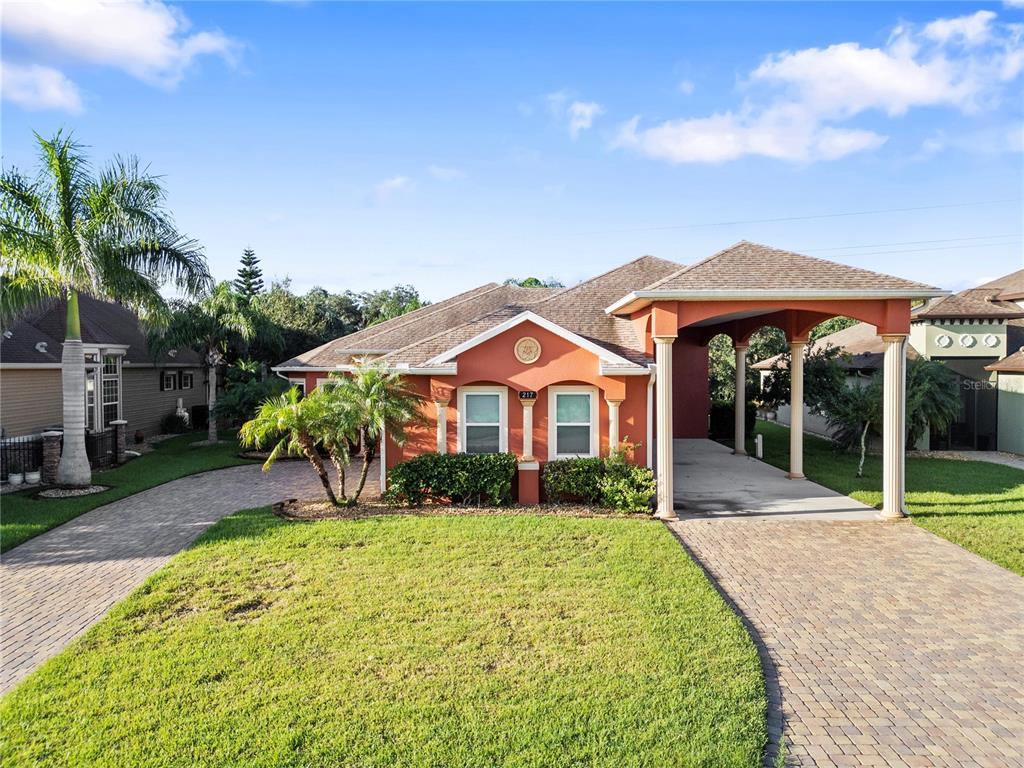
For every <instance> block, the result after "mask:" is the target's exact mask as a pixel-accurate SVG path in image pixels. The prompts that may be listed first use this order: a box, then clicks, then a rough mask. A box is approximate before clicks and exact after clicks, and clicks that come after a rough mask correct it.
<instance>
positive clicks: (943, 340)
mask: <svg viewBox="0 0 1024 768" xmlns="http://www.w3.org/2000/svg"><path fill="white" fill-rule="evenodd" d="M935 343H936V344H938V345H939V346H940V347H942V348H943V349H949V348H950V347H951V346H953V337H952V336H949V335H948V334H945V333H943V334H939V335H938V336H936V337H935Z"/></svg>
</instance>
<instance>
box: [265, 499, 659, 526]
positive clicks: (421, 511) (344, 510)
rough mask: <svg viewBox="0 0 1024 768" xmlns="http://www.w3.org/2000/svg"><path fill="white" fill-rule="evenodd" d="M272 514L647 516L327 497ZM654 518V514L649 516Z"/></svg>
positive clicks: (301, 517) (310, 517) (303, 517)
mask: <svg viewBox="0 0 1024 768" xmlns="http://www.w3.org/2000/svg"><path fill="white" fill-rule="evenodd" d="M273 510H274V514H275V515H277V516H278V517H279V518H281V519H282V520H288V521H290V522H314V521H317V520H361V519H365V518H368V517H382V516H388V515H390V516H395V515H410V516H416V517H437V516H446V515H447V516H461V515H484V516H486V515H492V516H493V515H547V516H549V517H619V518H624V517H649V516H648V515H635V514H633V515H631V514H625V513H621V512H615V511H613V510H608V509H601V508H599V507H588V506H585V505H582V504H535V505H529V506H520V505H518V504H516V505H512V506H508V507H473V506H456V505H451V504H424V505H423V506H422V507H396V506H392V505H389V504H384V503H382V502H377V501H365V502H360V503H359V504H357V505H355V506H352V507H335V506H332V505H331V503H330V502H328V501H320V500H316V501H309V500H301V499H288V500H287V501H282V502H278V503H277V504H274V506H273ZM652 519H653V518H652Z"/></svg>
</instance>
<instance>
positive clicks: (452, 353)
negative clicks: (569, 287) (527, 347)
mask: <svg viewBox="0 0 1024 768" xmlns="http://www.w3.org/2000/svg"><path fill="white" fill-rule="evenodd" d="M526 322H530V323H533V324H534V325H538V326H540V327H541V328H543V329H544V330H546V331H549V332H550V333H553V334H555V335H556V336H560V337H561V338H563V339H565V340H566V341H569V342H571V343H573V344H575V345H576V346H577V347H580V348H581V349H585V350H587V351H588V352H592V353H594V354H595V355H597V357H598V359H600V360H603V361H604V362H607V363H615V364H617V365H621V366H624V367H631V366H633V363H631V362H630V361H629V360H627V359H626V358H624V357H620V356H619V355H616V354H614V353H612V352H610V351H608V350H607V349H605V348H604V347H602V346H600V345H598V344H595V343H594V342H592V341H588V340H587V339H585V338H583V337H582V336H580V335H579V334H576V333H573V332H572V331H570V330H568V329H566V328H563V327H562V326H560V325H558V324H557V323H553V322H551V321H550V320H548V319H546V318H543V317H541V316H540V315H538V314H536V313H534V312H530V311H529V310H527V311H525V312H520V313H519V314H518V315H516V316H515V317H513V318H510V319H508V320H506V321H505V322H503V323H499V324H498V325H495V326H494V327H493V328H488V329H487V330H486V331H484V332H483V333H478V334H477V335H476V336H474V337H473V338H471V339H469V340H468V341H464V342H462V343H461V344H458V345H456V346H454V347H452V348H451V349H449V350H447V351H446V352H442V353H441V354H440V355H438V356H437V357H433V358H431V359H430V360H428V361H427V362H426V365H428V366H429V365H441V364H443V363H446V362H448V361H450V360H451V359H452V358H455V357H458V356H459V355H461V354H462V353H463V352H465V351H466V350H468V349H472V348H473V347H476V346H479V345H480V344H483V343H484V342H485V341H489V340H490V339H493V338H494V337H495V336H498V335H499V334H502V333H504V332H505V331H507V330H509V329H510V328H515V327H516V326H517V325H522V324H523V323H526Z"/></svg>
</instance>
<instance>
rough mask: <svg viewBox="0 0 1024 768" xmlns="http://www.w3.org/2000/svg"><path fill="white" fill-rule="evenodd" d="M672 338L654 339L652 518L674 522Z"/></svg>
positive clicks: (657, 337)
mask: <svg viewBox="0 0 1024 768" xmlns="http://www.w3.org/2000/svg"><path fill="white" fill-rule="evenodd" d="M675 340H676V337H675V336H655V337H654V361H655V363H656V365H657V366H658V377H657V379H656V380H655V385H654V388H655V393H656V400H657V420H658V511H657V512H656V513H655V516H656V517H660V518H661V519H662V520H675V519H676V511H675V503H674V502H675V489H674V487H673V483H672V480H673V477H672V473H673V462H672V344H673V343H675Z"/></svg>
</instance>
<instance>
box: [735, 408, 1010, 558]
mask: <svg viewBox="0 0 1024 768" xmlns="http://www.w3.org/2000/svg"><path fill="white" fill-rule="evenodd" d="M756 431H757V432H759V433H761V434H762V435H764V459H765V461H767V462H768V463H769V464H773V465H775V466H776V467H780V468H782V469H788V467H789V429H787V428H786V427H782V426H779V425H778V424H772V423H770V422H763V421H759V422H758V423H757V428H756ZM748 450H749V451H750V452H751V454H753V441H750V444H749V445H748ZM859 460H860V456H859V454H858V453H856V452H852V453H839V452H837V451H835V450H834V448H833V447H832V444H831V443H830V442H828V441H827V440H824V439H822V438H819V437H814V436H813V435H806V434H805V435H804V474H805V475H807V477H808V478H810V479H811V480H813V481H814V482H816V483H820V484H821V485H824V486H826V487H828V488H832V489H833V490H836V491H839V492H840V493H845V494H847V495H848V496H852V497H853V498H855V499H857V500H858V501H862V502H864V503H865V504H870V505H871V506H873V507H878V508H881V506H882V457H881V456H878V455H871V454H869V455H868V457H867V461H865V462H864V477H862V478H858V477H857V476H856V475H857V463H858V461H859ZM906 507H907V511H908V512H909V513H910V515H911V518H912V519H913V521H914V522H915V523H917V524H918V525H920V526H921V527H922V528H926V529H928V530H929V531H931V532H932V533H935V534H938V535H939V536H942V537H943V538H945V539H949V540H950V541H952V542H954V543H956V544H959V545H960V546H962V547H964V548H965V549H969V550H970V551H972V552H974V553H976V554H978V555H981V556H982V557H984V558H987V559H988V560H991V561H992V562H994V563H998V564H999V565H1001V566H1003V567H1004V568H1008V569H1009V570H1011V571H1013V572H1015V573H1018V574H1020V575H1021V576H1024V471H1021V470H1019V469H1015V468H1013V467H1006V466H1002V465H1000V464H992V463H990V462H986V461H957V460H955V459H938V458H923V457H922V458H917V457H914V458H908V459H907V487H906Z"/></svg>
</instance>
